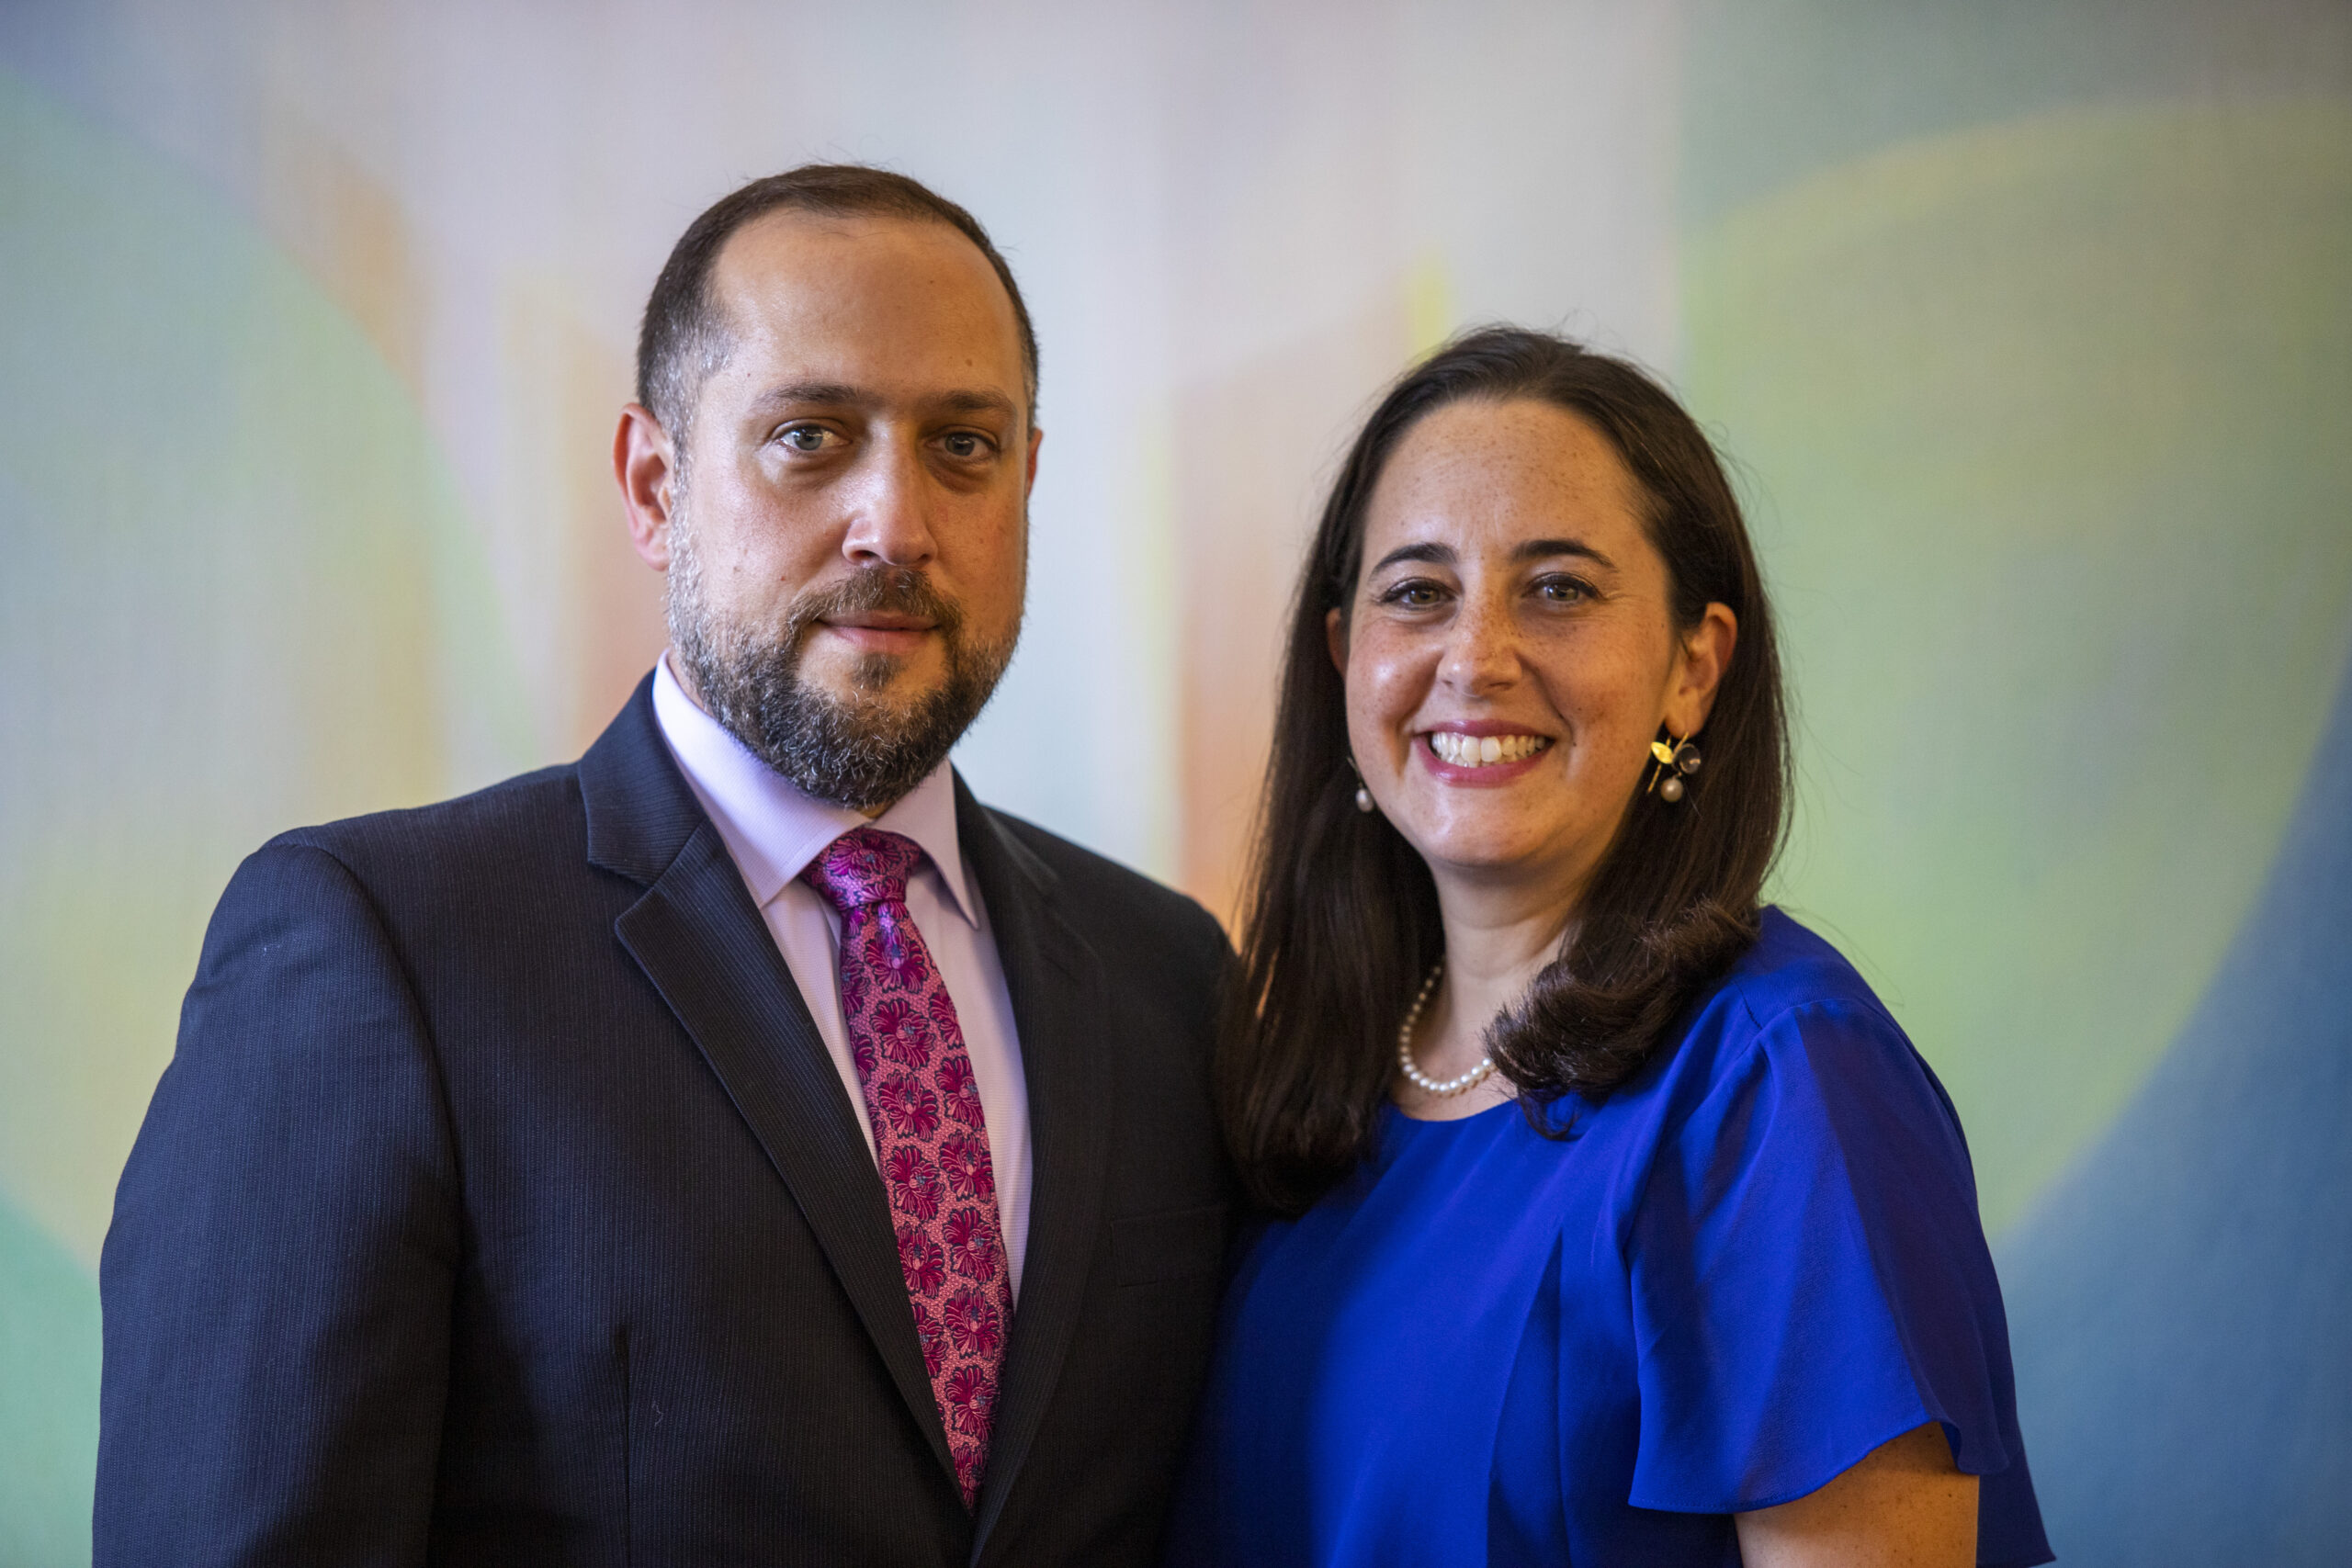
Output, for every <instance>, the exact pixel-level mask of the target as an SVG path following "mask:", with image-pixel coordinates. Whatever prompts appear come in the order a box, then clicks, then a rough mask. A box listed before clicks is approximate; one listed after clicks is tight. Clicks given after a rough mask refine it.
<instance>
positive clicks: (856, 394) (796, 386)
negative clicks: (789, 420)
mask: <svg viewBox="0 0 2352 1568" xmlns="http://www.w3.org/2000/svg"><path fill="white" fill-rule="evenodd" d="M874 400H875V399H874V394H873V393H871V392H868V391H865V390H864V389H861V388H857V387H853V386H851V385H849V384H848V383H847V382H845V381H793V382H788V383H786V385H784V386H781V387H770V388H769V389H767V390H766V391H764V392H762V393H761V394H760V395H759V396H758V397H756V398H753V399H752V409H753V410H754V411H755V412H761V413H765V412H768V411H769V410H771V409H786V408H790V407H792V406H794V405H795V404H798V403H825V404H829V405H831V406H834V407H839V406H840V405H842V404H843V403H870V402H872V401H874Z"/></svg>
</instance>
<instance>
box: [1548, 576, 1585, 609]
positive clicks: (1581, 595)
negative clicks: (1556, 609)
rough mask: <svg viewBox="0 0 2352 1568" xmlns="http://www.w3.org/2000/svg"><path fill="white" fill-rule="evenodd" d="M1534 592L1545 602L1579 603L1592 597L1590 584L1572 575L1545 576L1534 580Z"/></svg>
mask: <svg viewBox="0 0 2352 1568" xmlns="http://www.w3.org/2000/svg"><path fill="white" fill-rule="evenodd" d="M1535 592H1537V593H1539V594H1541V595H1543V597H1544V601H1545V603H1547V604H1582V603H1583V602H1584V601H1585V600H1587V599H1589V598H1591V597H1592V584H1590V583H1589V582H1585V581H1580V580H1579V579H1577V578H1573V577H1545V578H1539V579H1538V580H1537V581H1536V583H1535Z"/></svg>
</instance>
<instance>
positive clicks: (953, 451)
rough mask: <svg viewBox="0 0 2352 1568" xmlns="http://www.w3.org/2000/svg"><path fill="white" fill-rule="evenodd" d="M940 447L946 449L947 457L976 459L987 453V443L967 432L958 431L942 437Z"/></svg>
mask: <svg viewBox="0 0 2352 1568" xmlns="http://www.w3.org/2000/svg"><path fill="white" fill-rule="evenodd" d="M940 445H941V446H944V447H946V448H947V455H948V456H949V457H980V456H982V455H984V454H985V453H986V452H987V451H988V443H987V442H985V441H983V440H982V439H980V437H978V436H977V435H975V434H972V433H971V432H970V431H968V430H959V431H956V432H955V433H954V434H950V435H947V436H944V437H942V438H941V441H940Z"/></svg>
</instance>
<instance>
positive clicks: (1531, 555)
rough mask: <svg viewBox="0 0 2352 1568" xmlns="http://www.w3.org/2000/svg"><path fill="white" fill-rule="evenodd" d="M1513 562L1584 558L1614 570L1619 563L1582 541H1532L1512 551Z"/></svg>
mask: <svg viewBox="0 0 2352 1568" xmlns="http://www.w3.org/2000/svg"><path fill="white" fill-rule="evenodd" d="M1510 554H1511V558H1512V559H1513V560H1521V561H1526V560H1540V559H1542V558H1544V557H1545V556H1582V557H1584V558H1585V559H1587V560H1589V561H1591V562H1593V563H1594V564H1595V565H1597V566H1605V567H1609V568H1611V570H1614V569H1615V567H1616V565H1617V563H1616V562H1615V561H1613V560H1611V559H1610V558H1608V557H1607V556H1605V555H1602V554H1601V553H1600V551H1599V550H1596V549H1594V548H1593V547H1591V546H1590V545H1588V544H1586V543H1585V542H1584V541H1583V540H1582V539H1530V540H1528V541H1527V542H1526V543H1525V544H1523V545H1521V546H1520V547H1519V548H1517V549H1515V550H1513V551H1511V553H1510Z"/></svg>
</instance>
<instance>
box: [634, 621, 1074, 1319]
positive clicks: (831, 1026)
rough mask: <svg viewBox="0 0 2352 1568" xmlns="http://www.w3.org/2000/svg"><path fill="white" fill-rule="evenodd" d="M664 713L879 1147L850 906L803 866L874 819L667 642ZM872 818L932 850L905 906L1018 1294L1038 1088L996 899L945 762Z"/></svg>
mask: <svg viewBox="0 0 2352 1568" xmlns="http://www.w3.org/2000/svg"><path fill="white" fill-rule="evenodd" d="M653 716H654V718H655V720H656V721H657V722H658V723H659V724H660V725H661V727H662V739H664V740H665V741H667V742H668V743H669V747H670V755H671V756H672V757H673V758H675V759H676V761H677V763H678V771H679V772H681V773H684V774H685V775H686V783H687V784H689V785H690V786H692V788H693V790H694V792H695V798H696V799H697V800H699V801H701V802H702V808H703V810H704V811H705V812H707V813H708V815H709V817H710V820H711V823H712V825H713V826H715V827H717V828H718V836H719V839H720V840H722V841H723V842H724V843H725V844H726V845H727V852H728V853H729V855H731V856H733V857H734V861H735V869H736V870H738V871H740V872H741V873H742V875H743V885H744V886H746V887H748V888H750V889H751V893H752V903H754V904H756V905H758V906H759V908H760V914H761V915H762V917H763V918H764V919H766V921H767V924H768V931H769V934H771V935H772V936H774V937H775V945H776V948H777V950H778V951H779V952H781V953H783V954H784V962H785V964H786V966H787V967H788V968H790V969H791V971H792V977H793V979H794V980H795V981H797V983H798V984H799V987H800V995H801V998H802V999H803V1000H804V1001H806V1002H807V1003H808V1004H809V1016H810V1017H811V1018H813V1019H815V1020H816V1022H817V1032H818V1033H819V1034H820V1035H821V1036H822V1037H823V1039H824V1042H825V1049H826V1050H827V1051H829V1052H831V1054H832V1058H833V1067H834V1070H835V1071H837V1072H839V1073H840V1074H841V1079H842V1089H843V1090H844V1091H845V1092H847V1094H848V1095H849V1103H850V1106H851V1108H852V1110H854V1111H855V1113H856V1117H857V1126H858V1131H859V1132H861V1133H863V1134H865V1149H866V1153H868V1154H869V1155H870V1154H872V1153H873V1152H874V1128H873V1126H872V1124H871V1123H869V1122H867V1120H866V1115H865V1090H864V1089H861V1088H860V1087H859V1085H858V1081H857V1064H856V1063H855V1062H854V1060H852V1059H851V1056H850V1054H849V1029H848V1026H847V1025H846V1024H845V1023H844V1022H843V1021H842V993H841V935H842V929H841V917H840V916H839V915H837V914H836V913H834V911H833V908H832V906H831V905H830V904H828V903H826V902H825V900H824V899H823V898H821V897H819V896H818V894H817V891H816V889H814V888H812V887H810V886H809V885H808V884H807V883H805V882H802V881H801V880H800V873H801V871H802V869H803V868H804V867H806V866H807V865H808V863H809V862H810V861H812V860H815V859H816V858H817V855H818V853H819V852H820V851H821V850H823V849H824V847H825V846H826V845H828V844H830V843H831V842H832V841H833V840H835V839H838V838H840V837H841V836H842V834H843V833H845V832H847V831H849V830H850V829H852V828H860V827H864V826H865V823H866V818H864V817H862V816H860V815H858V813H856V812H854V811H852V810H850V809H849V808H848V807H842V806H829V805H827V804H826V803H825V802H823V801H821V800H813V799H811V798H809V796H808V795H803V794H802V793H801V792H800V790H799V789H798V788H797V786H795V785H794V784H792V783H791V782H790V781H788V780H786V778H785V777H784V775H783V774H781V773H777V772H776V771H775V769H773V768H771V767H769V766H768V765H767V764H766V763H765V762H763V761H760V760H759V759H758V758H757V757H754V756H753V755H752V753H751V752H750V751H749V750H745V749H744V746H743V744H742V742H741V741H739V740H737V739H735V738H734V737H733V736H732V735H729V733H728V732H727V731H726V729H725V728H722V727H721V726H720V725H719V723H718V720H716V719H714V718H712V717H711V716H709V715H708V714H707V713H705V712H703V711H702V709H701V708H699V707H697V706H695V702H694V699H693V698H691V697H689V696H687V695H686V694H685V689H684V687H682V686H680V685H679V684H678V681H677V677H676V676H674V675H673V674H672V673H671V672H670V660H669V656H668V655H666V654H664V655H663V656H662V660H661V661H660V662H659V664H657V665H656V666H655V669H654V671H653ZM873 825H874V826H875V827H876V828H880V829H884V830H886V831H888V832H892V833H902V834H904V835H906V836H907V837H908V838H910V839H912V840H914V841H915V842H916V843H918V844H921V845H922V849H923V853H924V855H925V857H926V858H925V859H924V861H923V862H922V865H921V866H920V867H919V868H918V869H917V870H916V872H915V874H913V875H912V876H910V878H908V881H907V909H908V912H909V913H910V914H912V915H913V916H914V921H915V929H916V930H917V931H921V932H922V940H923V945H924V946H925V947H928V948H929V949H930V950H931V956H932V962H933V963H934V964H937V965H938V967H939V976H940V978H941V979H942V980H943V981H944V982H945V984H946V987H947V994H948V996H949V997H950V998H953V999H954V1000H955V1003H956V1021H957V1022H958V1023H959V1024H961V1025H962V1027H963V1031H964V1048H965V1050H966V1051H967V1053H968V1054H969V1055H970V1056H971V1059H972V1077H973V1080H974V1082H975V1083H976V1084H977V1085H978V1089H979V1091H980V1112H981V1114H982V1115H983V1116H985V1117H987V1119H988V1130H989V1162H990V1163H991V1164H992V1165H993V1166H994V1168H995V1171H996V1201H997V1213H998V1217H999V1219H1000V1220H1001V1223H1002V1224H1003V1226H1004V1250H1005V1255H1006V1258H1007V1260H1008V1262H1009V1264H1010V1266H1011V1273H1012V1291H1013V1294H1014V1295H1015V1296H1016V1297H1017V1296H1018V1295H1019V1294H1020V1292H1021V1262H1022V1255H1023V1252H1024V1251H1026V1249H1027V1243H1028V1239H1029V1179H1030V1168H1029V1091H1028V1088H1027V1086H1026V1084H1025V1083H1024V1082H1023V1078H1022V1077H1021V1040H1020V1036H1019V1035H1018V1034H1017V1033H1016V1032H1015V1031H1014V1029H1013V1024H1012V999H1011V998H1009V997H1008V996H1007V995H1006V993H1005V989H1004V967H1003V965H1002V964H1000V963H999V962H998V960H997V953H996V938H995V937H994V936H993V935H991V934H990V932H989V912H988V907H987V906H986V905H985V904H983V903H982V902H981V901H980V889H979V885H978V882H976V881H975V880H974V878H973V875H972V868H971V866H970V864H969V863H967V861H966V860H965V858H964V852H963V848H962V846H961V844H960V842H959V841H958V840H957V838H956V788H955V781H954V775H953V773H952V772H951V770H950V769H949V767H948V764H946V763H945V762H942V763H940V764H939V766H938V767H937V768H935V769H933V772H932V773H931V774H930V776H929V777H927V778H925V779H924V780H923V781H922V783H921V784H917V785H916V786H915V787H914V790H913V792H912V793H911V794H910V795H907V797H906V798H905V799H903V800H901V801H899V803H898V804H897V805H895V806H893V807H890V809H889V810H888V811H885V812H884V813H882V815H881V816H879V817H877V818H874V822H873Z"/></svg>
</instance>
